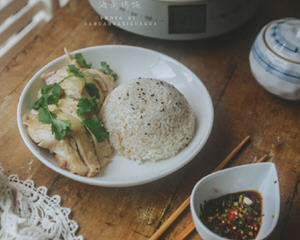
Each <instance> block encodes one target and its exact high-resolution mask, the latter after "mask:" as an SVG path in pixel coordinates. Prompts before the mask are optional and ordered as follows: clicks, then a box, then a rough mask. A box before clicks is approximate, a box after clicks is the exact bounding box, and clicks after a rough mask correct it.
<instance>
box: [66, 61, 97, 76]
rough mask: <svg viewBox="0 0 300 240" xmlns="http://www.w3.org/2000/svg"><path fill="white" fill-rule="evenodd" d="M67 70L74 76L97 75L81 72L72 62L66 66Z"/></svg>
mask: <svg viewBox="0 0 300 240" xmlns="http://www.w3.org/2000/svg"><path fill="white" fill-rule="evenodd" d="M68 70H69V72H71V73H73V75H74V76H75V77H82V78H86V77H99V74H85V73H83V72H80V71H79V69H78V68H77V67H76V66H75V65H74V64H70V65H69V66H68Z"/></svg>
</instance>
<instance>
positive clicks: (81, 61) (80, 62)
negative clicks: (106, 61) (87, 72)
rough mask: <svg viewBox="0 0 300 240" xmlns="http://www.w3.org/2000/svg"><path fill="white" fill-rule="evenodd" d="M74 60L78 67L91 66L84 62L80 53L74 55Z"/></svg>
mask: <svg viewBox="0 0 300 240" xmlns="http://www.w3.org/2000/svg"><path fill="white" fill-rule="evenodd" d="M75 59H76V62H77V63H78V64H79V66H80V67H82V68H91V66H92V64H87V63H86V61H85V59H84V57H83V56H82V54H81V53H76V54H75Z"/></svg>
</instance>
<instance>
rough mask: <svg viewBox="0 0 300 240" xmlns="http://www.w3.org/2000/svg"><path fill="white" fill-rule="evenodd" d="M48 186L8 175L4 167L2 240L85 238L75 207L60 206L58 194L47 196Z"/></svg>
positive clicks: (1, 177)
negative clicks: (75, 217) (73, 213)
mask: <svg viewBox="0 0 300 240" xmlns="http://www.w3.org/2000/svg"><path fill="white" fill-rule="evenodd" d="M47 191H48V189H47V188H46V187H44V186H42V187H37V188H36V187H35V186H34V182H33V181H32V180H26V181H22V180H20V179H19V178H18V176H17V175H11V176H9V177H6V176H5V175H4V174H3V172H2V170H1V168H0V239H6V240H48V239H51V240H83V237H82V236H76V231H77V230H78V224H77V223H76V222H75V221H74V220H71V219H69V215H70V213H71V210H70V209H69V208H64V207H61V206H60V202H61V198H60V196H58V195H54V196H52V197H50V196H48V195H47Z"/></svg>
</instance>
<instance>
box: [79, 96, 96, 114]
mask: <svg viewBox="0 0 300 240" xmlns="http://www.w3.org/2000/svg"><path fill="white" fill-rule="evenodd" d="M77 107H78V108H77V114H78V116H81V117H83V116H84V115H85V114H97V113H98V112H99V104H98V103H97V102H96V97H92V98H86V97H82V98H80V100H79V102H78V104H77Z"/></svg>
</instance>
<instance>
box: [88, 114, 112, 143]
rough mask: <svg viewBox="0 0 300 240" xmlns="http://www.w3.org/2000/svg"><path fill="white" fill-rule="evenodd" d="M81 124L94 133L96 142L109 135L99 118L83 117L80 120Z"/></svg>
mask: <svg viewBox="0 0 300 240" xmlns="http://www.w3.org/2000/svg"><path fill="white" fill-rule="evenodd" d="M82 125H83V126H84V127H86V128H87V129H89V130H90V131H91V132H92V133H93V134H94V136H95V137H96V138H97V141H98V142H102V141H103V140H105V139H107V138H108V136H109V135H108V132H107V131H106V129H105V128H104V126H103V124H102V122H101V121H100V120H99V119H85V120H83V121H82Z"/></svg>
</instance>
